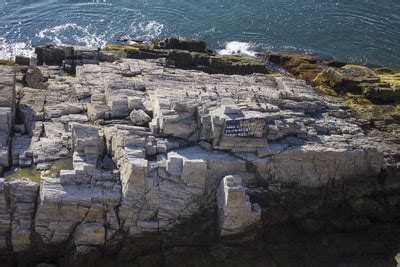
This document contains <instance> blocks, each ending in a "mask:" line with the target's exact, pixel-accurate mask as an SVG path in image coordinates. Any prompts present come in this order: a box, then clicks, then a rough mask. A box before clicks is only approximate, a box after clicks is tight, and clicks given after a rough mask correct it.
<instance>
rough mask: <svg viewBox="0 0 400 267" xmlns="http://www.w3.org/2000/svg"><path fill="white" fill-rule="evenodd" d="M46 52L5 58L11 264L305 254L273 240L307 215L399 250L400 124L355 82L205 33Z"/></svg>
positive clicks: (315, 230) (3, 200)
mask: <svg viewBox="0 0 400 267" xmlns="http://www.w3.org/2000/svg"><path fill="white" fill-rule="evenodd" d="M36 54H37V59H36V61H37V64H35V63H34V61H33V60H31V62H30V66H25V67H24V66H18V67H6V66H2V67H0V172H1V171H3V173H4V177H5V178H0V253H1V255H3V258H4V259H5V260H4V262H5V264H9V265H20V266H35V265H36V264H38V263H41V262H45V263H51V264H57V265H60V266H65V265H67V266H89V265H105V266H110V265H112V264H115V265H116V266H121V265H127V266H134V265H136V266H143V265H146V266H149V265H154V266H158V265H166V266H169V265H175V266H176V265H187V266H192V265H194V264H201V265H224V264H226V265H229V264H232V262H231V260H233V261H234V262H236V264H238V265H247V264H250V263H255V262H258V263H260V264H262V266H265V265H268V266H278V265H279V266H280V265H283V266H289V265H291V266H293V261H294V262H296V258H295V257H294V258H293V255H291V256H289V257H292V258H291V259H285V257H284V256H282V255H279V253H278V254H277V255H278V256H277V255H275V256H274V254H275V252H274V250H275V249H278V248H279V250H280V251H282V246H283V244H286V243H285V242H287V243H290V242H288V241H284V240H282V238H277V237H276V236H274V235H276V234H277V233H282V234H283V233H289V236H290V231H292V230H287V229H289V228H290V227H291V226H293V225H294V226H295V228H296V229H298V230H297V231H298V232H297V231H296V234H294V233H292V234H291V235H293V236H297V237H296V238H294V239H295V240H299V239H298V236H299V235H303V233H306V234H311V233H312V234H313V235H318V234H320V233H335V232H343V231H346V232H352V231H353V232H354V231H362V230H365V229H367V230H368V231H369V232H372V231H377V232H378V233H381V235H382V236H385V238H386V237H387V236H390V237H391V238H392V239H390V240H389V241H387V240H386V241H382V240H379V238H378V239H376V238H375V239H372V240H373V241H370V242H371V243H368V242H367V241H365V242H367V243H368V244H372V243H373V244H374V245H375V247H373V248H371V247H368V245H367V246H364V245H365V243H362V242H361V243H360V244H358V245H357V246H358V248H359V251H364V252H365V255H370V254H371V253H373V252H376V253H377V254H379V255H387V258H384V260H383V261H384V262H386V263H387V262H388V261H389V262H391V260H392V261H394V258H393V257H392V256H393V255H394V252H395V251H396V249H397V248H398V247H397V245H398V244H399V243H398V241H399V240H400V235H399V234H398V233H399V232H400V228H399V227H397V226H396V225H397V223H398V219H399V215H400V210H399V205H400V195H399V188H400V187H399V185H400V180H399V168H400V165H399V163H398V161H399V155H400V154H399V152H400V147H399V138H398V135H397V134H398V128H396V127H394V128H393V127H392V128H391V130H387V129H386V130H385V131H380V132H378V133H377V132H376V131H375V130H379V129H376V127H372V128H371V127H370V125H366V121H365V120H363V119H361V118H359V117H358V116H357V113H356V111H355V110H354V109H352V107H351V106H349V105H348V103H346V102H345V100H344V99H343V98H340V97H337V96H331V95H327V94H325V93H324V91H322V90H320V89H318V88H316V87H313V86H311V85H309V84H307V83H306V82H305V81H304V80H301V79H296V78H295V77H292V76H291V75H289V74H287V73H286V74H285V73H277V72H274V71H272V70H270V69H268V68H267V67H266V65H265V63H264V62H262V61H258V60H256V59H249V58H243V57H225V56H218V55H215V54H213V53H212V51H209V50H207V48H206V47H205V44H204V43H202V42H193V41H188V40H179V39H173V38H170V39H166V40H163V41H161V42H155V43H153V44H152V45H145V44H138V45H135V46H118V45H110V46H108V47H107V49H106V50H99V49H93V48H86V47H55V46H45V47H37V48H36ZM20 60H21V59H20ZM17 63H18V60H17ZM326 68H328V66H327V67H326ZM331 68H332V70H329V69H328V70H325V72H324V77H325V78H326V79H325V81H326V80H333V78H332V76H335V77H336V76H337V75H338V74H336V73H335V71H336V72H340V71H341V69H338V68H336V67H331ZM336 80H338V79H336ZM341 81H343V79H342V80H341ZM362 82H368V81H362ZM369 82H370V83H372V84H376V83H377V82H378V81H376V80H373V81H372V80H369ZM360 83H361V82H360ZM331 86H333V87H335V84H333V83H332V84H331ZM343 86H346V85H345V84H344V85H343ZM343 86H342V85H341V89H340V90H342V88H343ZM389 87H390V86H389ZM385 88H388V87H385ZM338 90H339V89H338ZM391 90H392V89H391ZM393 90H394V89H393ZM393 90H392V91H393ZM374 92H375V91H374ZM370 95H371V94H370V93H368V94H367V96H370ZM373 98H374V99H376V97H373ZM385 99H386V97H385ZM395 101H397V100H395ZM393 105H394V106H395V104H393ZM396 123H398V121H397V122H396V121H391V124H393V125H396ZM397 125H398V124H397ZM381 130H382V129H381ZM396 131H397V132H396ZM372 132H373V133H375V134H372ZM393 136H394V137H393ZM396 136H397V137H396ZM60 162H61V164H60ZM24 170H29V172H24ZM388 225H390V226H391V227H389V228H387V227H388ZM288 227H289V228H288ZM379 227H383V228H385V227H386V228H385V229H389V230H387V231H383V230H382V229H383V228H382V229H381V228H379ZM290 229H292V228H290ZM288 231H289V232H288ZM299 233H300V234H299ZM396 233H397V234H396ZM302 238H303V237H302ZM368 238H370V236H369V235H368ZM277 239H279V241H276V240H277ZM274 240H275V241H274ZM309 240H313V237H309ZM330 240H331V241H332V239H330ZM271 242H276V243H275V244H274V243H271ZM310 242H311V241H310ZM312 242H314V241H312ZM332 242H333V241H332ZM338 242H339V241H338ZM374 242H375V243H374ZM376 244H377V245H376ZM295 246H296V249H297V247H301V245H300V246H298V245H295ZM333 246H335V245H333ZM371 246H373V245H371ZM289 247H290V246H289ZM316 247H318V246H316ZM339 247H340V245H338V244H336V249H338V248H339ZM382 247H384V249H383V250H384V251H383V252H382ZM293 250H294V249H293ZM296 251H297V250H296ZM300 251H301V249H300ZM371 251H372V252H371ZM296 253H297V252H296ZM335 253H336V252H335ZM335 253H333V254H335ZM289 254H290V253H289ZM339 254H340V253H339ZM189 255H191V256H189ZM244 255H245V256H244ZM296 255H297V254H296ZM340 255H342V254H340ZM361 255H363V254H362V253H361ZM328 256H329V257H331V256H332V255H331V254H329V253H328ZM328 256H327V257H328ZM329 257H328V258H329ZM317 258H318V257H317ZM361 258H362V260H364V258H363V257H361ZM388 258H389V259H390V260H387V259H388ZM235 259H236V260H235ZM238 259H239V260H238ZM362 260H361V262H362ZM298 263H299V265H303V264H304V265H308V266H310V264H307V263H310V259H307V260H304V259H303V261H302V262H298ZM311 263H312V262H311ZM314 263H316V262H314ZM319 263H321V261H319ZM330 263H331V262H330ZM311 265H312V264H311ZM364 266H366V265H364Z"/></svg>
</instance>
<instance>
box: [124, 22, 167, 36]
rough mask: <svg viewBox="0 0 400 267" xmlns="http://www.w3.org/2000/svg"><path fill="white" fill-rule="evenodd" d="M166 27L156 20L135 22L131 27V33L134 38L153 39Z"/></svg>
mask: <svg viewBox="0 0 400 267" xmlns="http://www.w3.org/2000/svg"><path fill="white" fill-rule="evenodd" d="M163 29H164V25H163V24H162V23H159V22H158V21H155V20H150V21H142V22H139V23H137V24H136V23H134V24H132V25H131V26H130V27H129V30H130V33H129V35H130V36H131V37H132V38H133V39H144V40H147V41H149V40H153V39H156V38H157V37H159V36H160V35H161V33H162V31H163Z"/></svg>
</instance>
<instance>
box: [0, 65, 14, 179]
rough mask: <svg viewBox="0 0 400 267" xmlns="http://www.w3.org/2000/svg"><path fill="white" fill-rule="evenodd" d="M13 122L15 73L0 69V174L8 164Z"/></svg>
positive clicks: (6, 68) (7, 69) (8, 68)
mask: <svg viewBox="0 0 400 267" xmlns="http://www.w3.org/2000/svg"><path fill="white" fill-rule="evenodd" d="M14 121H15V73H14V70H13V69H12V68H10V67H2V68H0V174H1V173H2V172H3V168H5V167H8V166H9V163H10V154H9V153H10V149H9V147H10V143H11V138H10V137H11V134H12V129H13V125H14Z"/></svg>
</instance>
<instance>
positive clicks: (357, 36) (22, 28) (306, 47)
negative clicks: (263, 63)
mask: <svg viewBox="0 0 400 267" xmlns="http://www.w3.org/2000/svg"><path fill="white" fill-rule="evenodd" d="M171 35H176V36H186V37H195V38H201V39H203V40H205V41H206V42H207V43H208V45H209V46H210V47H211V48H213V49H217V50H219V51H220V52H221V53H225V54H230V53H235V52H237V51H240V52H242V53H245V54H248V55H253V54H254V52H255V51H297V52H305V53H311V54H321V55H330V56H333V57H334V58H336V59H338V60H344V61H347V62H353V63H359V64H365V63H369V64H378V65H386V66H392V67H399V68H400V0H380V1H378V0H251V1H250V0H248V1H243V0H241V1H238V0H135V1H133V0H131V1H127V0H126V1H112V0H97V1H94V0H92V1H88V0H87V1H84V0H69V1H66V0H26V1H22V0H12V1H5V0H0V58H10V57H13V56H14V55H15V54H29V53H30V52H31V48H32V46H34V45H42V44H47V43H54V44H68V45H75V44H78V45H89V46H104V45H105V44H106V43H107V42H116V40H118V39H120V38H122V37H128V38H140V39H145V40H151V39H154V38H161V37H165V36H171Z"/></svg>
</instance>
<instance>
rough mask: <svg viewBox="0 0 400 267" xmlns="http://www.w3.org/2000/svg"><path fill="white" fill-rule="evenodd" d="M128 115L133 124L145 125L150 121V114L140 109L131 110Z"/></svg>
mask: <svg viewBox="0 0 400 267" xmlns="http://www.w3.org/2000/svg"><path fill="white" fill-rule="evenodd" d="M129 117H130V118H131V121H132V123H133V125H137V126H144V125H147V124H148V123H149V122H150V121H151V118H150V116H149V115H147V114H146V112H144V111H143V110H141V109H134V110H132V112H131V114H130V115H129Z"/></svg>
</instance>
